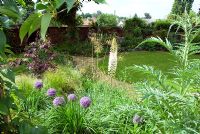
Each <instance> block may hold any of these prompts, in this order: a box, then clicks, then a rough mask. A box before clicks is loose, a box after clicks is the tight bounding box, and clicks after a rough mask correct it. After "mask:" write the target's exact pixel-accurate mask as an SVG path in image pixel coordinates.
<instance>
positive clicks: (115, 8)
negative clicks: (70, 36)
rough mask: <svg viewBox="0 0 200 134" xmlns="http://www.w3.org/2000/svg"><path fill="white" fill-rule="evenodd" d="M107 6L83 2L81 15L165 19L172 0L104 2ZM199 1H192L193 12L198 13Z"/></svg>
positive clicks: (117, 0)
mask: <svg viewBox="0 0 200 134" xmlns="http://www.w3.org/2000/svg"><path fill="white" fill-rule="evenodd" d="M106 2H107V4H99V5H98V4H95V3H94V2H84V3H83V7H82V8H81V10H82V12H83V13H95V12H97V11H98V10H100V11H102V12H103V13H111V14H114V12H115V13H116V15H118V16H123V17H133V16H134V15H135V13H136V14H137V15H138V16H139V17H143V16H144V13H146V12H147V13H150V15H151V16H152V18H153V19H163V18H166V17H167V15H168V14H169V13H170V11H171V8H172V4H173V2H174V0H106ZM199 8H200V0H194V3H193V8H192V9H193V10H194V11H195V12H198V9H199Z"/></svg>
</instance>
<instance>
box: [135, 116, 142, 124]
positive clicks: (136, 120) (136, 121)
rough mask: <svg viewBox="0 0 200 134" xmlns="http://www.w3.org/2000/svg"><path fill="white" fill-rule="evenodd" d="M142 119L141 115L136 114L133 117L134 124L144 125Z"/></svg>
mask: <svg viewBox="0 0 200 134" xmlns="http://www.w3.org/2000/svg"><path fill="white" fill-rule="evenodd" d="M142 120H143V119H142V117H140V116H139V115H137V114H135V115H134V117H133V123H134V124H139V123H142Z"/></svg>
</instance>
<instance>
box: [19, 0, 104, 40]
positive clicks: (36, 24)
mask: <svg viewBox="0 0 200 134" xmlns="http://www.w3.org/2000/svg"><path fill="white" fill-rule="evenodd" d="M83 1H84V0H83ZM93 1H94V2H96V3H105V0H93ZM81 5H82V1H79V0H67V1H66V0H55V1H51V0H48V1H47V0H40V1H37V2H36V6H35V7H36V10H35V12H33V13H32V14H31V15H30V16H29V17H28V18H27V19H26V20H25V22H24V23H23V24H22V26H21V28H20V39H21V42H22V41H23V39H24V37H25V36H26V35H28V37H29V36H30V35H31V34H32V33H33V32H35V31H36V30H37V29H40V36H41V38H42V39H43V40H44V39H45V36H46V32H47V29H48V27H49V25H50V22H51V20H53V19H57V20H59V21H61V22H62V23H63V24H68V25H71V26H74V25H76V22H75V19H76V11H77V10H78V9H79V8H80V7H81Z"/></svg>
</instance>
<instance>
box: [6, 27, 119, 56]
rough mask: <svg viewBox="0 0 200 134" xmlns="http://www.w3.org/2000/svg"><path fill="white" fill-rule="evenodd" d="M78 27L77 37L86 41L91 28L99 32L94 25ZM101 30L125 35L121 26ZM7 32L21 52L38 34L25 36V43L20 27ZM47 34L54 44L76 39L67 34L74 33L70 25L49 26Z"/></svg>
mask: <svg viewBox="0 0 200 134" xmlns="http://www.w3.org/2000/svg"><path fill="white" fill-rule="evenodd" d="M76 28H77V31H78V32H77V37H78V39H79V40H80V41H86V40H87V39H88V37H89V31H90V29H93V31H96V32H97V29H94V28H93V27H89V26H81V27H76ZM101 31H102V32H103V33H107V34H109V33H115V34H116V35H117V36H120V37H122V36H123V29H122V28H120V27H112V28H101ZM6 33H7V39H9V40H8V44H9V45H10V46H11V47H12V50H13V51H14V52H21V51H22V50H23V48H24V47H25V46H26V44H28V43H30V42H33V41H35V39H36V37H37V35H38V32H35V33H33V34H32V35H31V36H30V37H29V38H28V39H27V38H25V39H24V41H23V43H21V42H20V38H19V28H13V29H9V30H7V31H6ZM47 34H48V38H49V39H50V40H51V42H52V43H53V44H59V43H62V42H63V41H65V40H67V39H69V40H71V41H73V40H74V39H73V38H69V36H67V34H72V33H69V28H68V27H49V29H48V32H47ZM72 35H73V34H72Z"/></svg>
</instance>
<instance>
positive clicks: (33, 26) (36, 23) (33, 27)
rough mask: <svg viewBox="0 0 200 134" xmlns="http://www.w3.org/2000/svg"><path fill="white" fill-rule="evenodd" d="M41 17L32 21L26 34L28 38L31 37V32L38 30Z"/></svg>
mask: <svg viewBox="0 0 200 134" xmlns="http://www.w3.org/2000/svg"><path fill="white" fill-rule="evenodd" d="M40 22H41V16H38V18H36V19H35V20H33V22H32V24H31V26H30V29H29V32H28V36H31V34H32V33H33V32H35V31H36V30H37V29H39V28H40V25H41V23H40Z"/></svg>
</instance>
